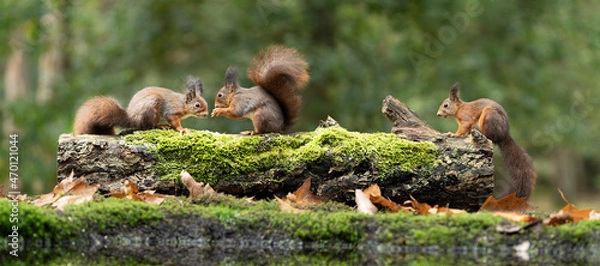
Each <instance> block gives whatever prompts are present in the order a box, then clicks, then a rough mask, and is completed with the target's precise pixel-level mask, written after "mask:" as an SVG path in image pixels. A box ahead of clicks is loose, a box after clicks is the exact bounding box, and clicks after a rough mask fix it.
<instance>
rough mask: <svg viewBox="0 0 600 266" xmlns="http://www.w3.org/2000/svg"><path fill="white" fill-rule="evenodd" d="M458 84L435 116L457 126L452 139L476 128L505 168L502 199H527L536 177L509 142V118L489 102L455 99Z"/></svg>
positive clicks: (520, 150)
mask: <svg viewBox="0 0 600 266" xmlns="http://www.w3.org/2000/svg"><path fill="white" fill-rule="evenodd" d="M459 86H460V85H459V84H458V83H456V84H454V85H453V86H452V89H451V90H450V97H449V98H447V99H446V100H444V102H443V103H442V105H441V106H440V108H439V109H438V112H437V115H438V116H441V117H444V118H446V117H454V118H455V119H456V121H457V122H458V130H457V131H456V133H454V135H455V136H465V135H466V134H468V133H469V131H471V129H473V128H476V129H477V130H479V131H480V132H481V133H483V135H485V136H486V137H487V138H488V139H490V140H491V141H492V142H493V143H495V144H497V145H498V146H499V147H500V151H501V152H502V159H503V160H504V165H505V166H506V167H507V168H508V173H509V175H510V178H511V182H510V189H509V191H508V192H506V193H505V194H503V196H502V197H504V196H506V195H508V194H511V193H516V196H517V197H519V198H523V197H524V198H529V196H530V195H531V193H532V192H533V188H534V187H535V178H536V173H535V170H534V168H533V163H532V161H531V158H530V157H529V155H528V154H527V152H525V150H524V149H523V148H521V147H520V146H519V145H517V143H516V142H515V141H514V140H513V139H512V137H511V136H510V133H509V125H508V116H507V115H506V112H505V111H504V108H502V106H500V105H499V104H498V103H496V102H494V101H492V100H490V99H485V98H484V99H478V100H475V101H472V102H463V101H461V100H460V99H459V98H458V89H459Z"/></svg>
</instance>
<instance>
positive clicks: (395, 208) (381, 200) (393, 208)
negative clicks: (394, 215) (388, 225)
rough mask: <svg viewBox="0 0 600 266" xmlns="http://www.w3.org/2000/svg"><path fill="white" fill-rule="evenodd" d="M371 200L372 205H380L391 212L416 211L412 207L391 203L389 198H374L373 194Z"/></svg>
mask: <svg viewBox="0 0 600 266" xmlns="http://www.w3.org/2000/svg"><path fill="white" fill-rule="evenodd" d="M369 199H370V200H371V202H372V203H374V204H379V205H381V206H383V207H386V208H388V209H389V210H390V211H391V212H399V211H405V212H408V211H414V209H413V208H412V207H405V206H402V205H400V204H398V203H395V202H393V201H391V200H390V199H388V198H384V197H382V196H373V194H371V195H370V196H369Z"/></svg>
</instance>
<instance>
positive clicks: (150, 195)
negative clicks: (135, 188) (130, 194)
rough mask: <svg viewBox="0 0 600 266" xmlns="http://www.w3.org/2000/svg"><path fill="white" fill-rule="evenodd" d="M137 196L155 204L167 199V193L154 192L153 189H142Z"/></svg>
mask: <svg viewBox="0 0 600 266" xmlns="http://www.w3.org/2000/svg"><path fill="white" fill-rule="evenodd" d="M137 196H138V197H139V198H141V201H143V202H145V203H149V204H155V205H160V204H161V203H162V202H163V201H164V200H165V195H162V194H154V191H152V190H146V191H142V192H140V193H138V194H137Z"/></svg>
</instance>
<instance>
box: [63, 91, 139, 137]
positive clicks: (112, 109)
mask: <svg viewBox="0 0 600 266" xmlns="http://www.w3.org/2000/svg"><path fill="white" fill-rule="evenodd" d="M130 124H131V123H130V121H129V117H128V116H127V111H125V109H123V108H122V107H121V105H120V104H119V102H117V101H116V100H115V99H113V98H111V97H105V96H98V97H94V98H91V99H89V100H88V101H87V102H85V103H84V104H83V105H82V106H81V107H80V108H79V110H77V114H76V115H75V122H74V124H73V129H74V131H75V134H100V135H114V134H115V133H116V132H115V126H119V127H130Z"/></svg>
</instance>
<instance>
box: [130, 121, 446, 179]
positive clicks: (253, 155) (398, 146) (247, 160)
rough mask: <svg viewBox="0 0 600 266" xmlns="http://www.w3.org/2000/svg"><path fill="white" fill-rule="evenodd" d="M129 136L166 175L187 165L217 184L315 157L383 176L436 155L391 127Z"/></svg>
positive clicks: (430, 162)
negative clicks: (365, 166)
mask: <svg viewBox="0 0 600 266" xmlns="http://www.w3.org/2000/svg"><path fill="white" fill-rule="evenodd" d="M125 139H126V140H127V141H128V143H131V144H150V145H152V146H153V147H154V148H153V151H154V152H155V154H156V160H157V164H156V167H155V170H156V171H157V172H159V173H160V174H161V177H162V178H163V179H170V180H176V179H177V178H178V176H179V173H180V172H181V170H182V169H185V170H186V171H188V172H189V173H190V174H191V175H192V176H194V177H197V178H198V181H204V182H208V183H210V184H213V185H214V184H215V183H217V182H219V181H223V180H228V179H231V178H234V177H236V176H245V175H248V174H250V173H261V172H264V171H267V170H270V169H282V170H283V171H287V172H292V171H294V170H296V169H302V168H303V167H304V166H306V165H309V164H311V163H313V162H316V161H317V160H328V163H330V164H331V165H332V168H338V169H346V168H349V167H351V165H358V164H360V163H362V162H365V161H369V162H371V163H372V164H374V165H373V168H374V169H377V170H378V171H379V172H380V173H381V175H382V176H383V177H385V175H386V174H388V173H389V172H390V171H391V170H393V169H401V170H403V171H408V172H411V171H413V170H414V169H415V168H417V167H419V168H427V167H430V166H432V165H433V163H434V162H435V161H436V160H437V156H438V152H437V151H436V147H435V145H434V144H433V143H430V142H413V141H409V140H405V139H402V138H399V137H397V136H395V135H394V134H390V133H371V134H368V133H358V132H350V131H347V130H346V129H343V128H341V127H328V128H317V129H316V130H314V131H311V132H303V133H296V134H294V135H281V134H267V135H258V136H239V135H230V134H219V133H214V132H208V131H194V132H192V133H189V134H180V133H178V132H176V131H173V130H167V131H165V130H146V131H137V132H135V133H134V134H130V135H127V136H125Z"/></svg>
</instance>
